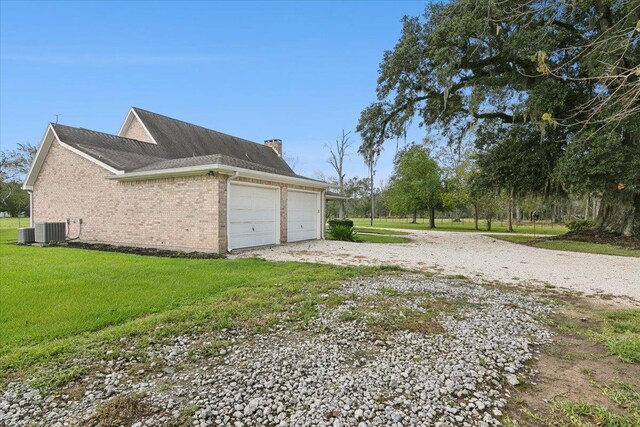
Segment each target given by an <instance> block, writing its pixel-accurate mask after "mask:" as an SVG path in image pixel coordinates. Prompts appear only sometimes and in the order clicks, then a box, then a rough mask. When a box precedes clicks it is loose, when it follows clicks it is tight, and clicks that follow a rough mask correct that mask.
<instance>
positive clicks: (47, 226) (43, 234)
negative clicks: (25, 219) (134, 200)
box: [35, 222, 67, 243]
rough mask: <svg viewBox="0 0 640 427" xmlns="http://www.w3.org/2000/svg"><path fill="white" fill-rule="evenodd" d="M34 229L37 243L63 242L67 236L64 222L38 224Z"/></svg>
mask: <svg viewBox="0 0 640 427" xmlns="http://www.w3.org/2000/svg"><path fill="white" fill-rule="evenodd" d="M35 228H36V232H35V238H36V242H37V243H51V242H64V241H65V238H66V235H67V223H66V222H40V223H37V224H36V227H35Z"/></svg>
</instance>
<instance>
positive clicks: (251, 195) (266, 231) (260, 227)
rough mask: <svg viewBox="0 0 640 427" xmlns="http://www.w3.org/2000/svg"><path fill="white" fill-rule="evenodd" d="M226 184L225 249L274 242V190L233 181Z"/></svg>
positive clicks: (275, 212)
mask: <svg viewBox="0 0 640 427" xmlns="http://www.w3.org/2000/svg"><path fill="white" fill-rule="evenodd" d="M229 187H230V188H229V206H228V215H229V231H228V233H229V242H228V247H229V250H231V249H238V248H248V247H251V246H262V245H272V244H274V243H278V241H279V239H278V235H279V233H278V215H277V213H278V190H277V189H275V188H268V187H256V186H253V185H244V184H235V183H232V184H231V185H230V186H229Z"/></svg>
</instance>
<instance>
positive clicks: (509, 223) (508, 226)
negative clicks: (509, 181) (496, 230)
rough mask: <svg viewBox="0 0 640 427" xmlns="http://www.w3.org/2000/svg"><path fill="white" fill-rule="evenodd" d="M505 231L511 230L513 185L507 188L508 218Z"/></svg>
mask: <svg viewBox="0 0 640 427" xmlns="http://www.w3.org/2000/svg"><path fill="white" fill-rule="evenodd" d="M507 224H508V225H507V231H509V232H513V185H512V186H511V187H510V188H509V218H508V223H507Z"/></svg>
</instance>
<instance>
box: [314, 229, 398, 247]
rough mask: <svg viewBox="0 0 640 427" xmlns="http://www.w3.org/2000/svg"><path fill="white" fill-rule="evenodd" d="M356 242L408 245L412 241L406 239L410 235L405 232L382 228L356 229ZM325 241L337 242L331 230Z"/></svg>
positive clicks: (327, 232)
mask: <svg viewBox="0 0 640 427" xmlns="http://www.w3.org/2000/svg"><path fill="white" fill-rule="evenodd" d="M355 229H356V232H357V236H356V241H358V242H366V243H407V242H409V241H410V240H409V239H407V238H406V237H401V236H406V235H407V234H409V233H405V232H403V231H394V230H385V229H382V228H371V227H356V228H355ZM324 235H325V239H327V240H335V239H334V238H333V236H332V235H331V232H330V231H329V229H326V230H325V233H324Z"/></svg>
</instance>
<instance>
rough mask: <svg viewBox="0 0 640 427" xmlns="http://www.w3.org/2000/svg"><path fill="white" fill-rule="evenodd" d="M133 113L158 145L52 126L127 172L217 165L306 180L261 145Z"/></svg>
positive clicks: (79, 147)
mask: <svg viewBox="0 0 640 427" xmlns="http://www.w3.org/2000/svg"><path fill="white" fill-rule="evenodd" d="M132 110H134V111H135V113H136V115H137V116H138V117H139V118H140V120H141V121H142V123H143V124H144V127H145V128H146V129H147V130H148V131H149V133H150V134H151V137H152V138H153V139H154V141H155V142H156V144H152V143H149V142H146V141H138V140H135V139H130V138H124V137H121V136H117V135H111V134H107V133H102V132H96V131H93V130H89V129H84V128H75V127H70V126H65V125H61V124H52V126H53V129H54V130H55V132H56V134H57V135H58V137H59V138H60V140H61V141H62V142H64V143H66V144H68V145H70V146H72V147H73V148H76V149H77V150H80V151H82V152H83V153H85V154H87V155H89V156H91V157H93V158H95V159H97V160H99V161H101V162H103V163H105V164H107V165H109V166H111V167H113V168H115V169H117V170H121V171H123V172H125V173H128V172H142V171H154V170H165V169H172V168H180V167H188V166H200V165H208V164H221V165H227V166H233V167H238V168H244V169H250V170H256V171H261V172H268V173H275V174H280V175H285V176H291V177H300V178H305V177H302V176H299V175H297V174H296V173H295V172H294V171H293V170H292V169H291V168H290V167H289V165H287V163H286V162H285V161H284V160H283V159H282V158H281V157H280V156H279V155H278V154H277V153H276V152H275V151H274V150H273V149H272V148H271V147H268V146H266V145H264V144H259V143H255V142H251V141H248V140H246V139H242V138H238V137H235V136H231V135H227V134H224V133H221V132H217V131H214V130H211V129H207V128H204V127H201V126H197V125H193V124H191V123H187V122H184V121H182V120H177V119H172V118H170V117H167V116H163V115H160V114H156V113H152V112H150V111H146V110H143V109H140V108H136V107H134V108H132ZM305 179H308V178H305Z"/></svg>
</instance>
